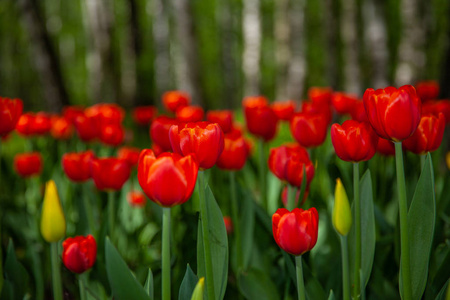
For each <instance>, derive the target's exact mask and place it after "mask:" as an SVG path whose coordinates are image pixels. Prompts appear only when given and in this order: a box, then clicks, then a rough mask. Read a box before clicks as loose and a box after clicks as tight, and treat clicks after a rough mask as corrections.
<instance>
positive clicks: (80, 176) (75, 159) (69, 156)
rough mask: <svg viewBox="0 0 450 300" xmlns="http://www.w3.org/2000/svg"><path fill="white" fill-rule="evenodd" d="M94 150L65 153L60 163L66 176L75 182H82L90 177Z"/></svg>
mask: <svg viewBox="0 0 450 300" xmlns="http://www.w3.org/2000/svg"><path fill="white" fill-rule="evenodd" d="M94 157H95V156H94V152H93V151H92V150H88V151H85V152H79V153H75V152H71V153H65V154H64V155H63V157H62V160H61V164H62V167H63V170H64V173H65V174H66V176H67V177H68V178H69V179H70V180H72V181H75V182H83V181H86V180H88V179H89V178H91V162H92V160H93V159H94Z"/></svg>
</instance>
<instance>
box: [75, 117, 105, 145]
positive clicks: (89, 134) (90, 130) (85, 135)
mask: <svg viewBox="0 0 450 300" xmlns="http://www.w3.org/2000/svg"><path fill="white" fill-rule="evenodd" d="M74 125H75V129H76V131H77V134H78V137H79V138H80V139H81V140H82V141H83V142H90V141H92V140H94V139H95V138H97V137H98V136H99V134H100V124H99V121H98V119H96V118H95V117H88V116H87V115H86V114H84V113H83V114H80V115H78V116H77V117H76V118H75V123H74Z"/></svg>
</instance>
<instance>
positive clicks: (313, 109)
mask: <svg viewBox="0 0 450 300" xmlns="http://www.w3.org/2000/svg"><path fill="white" fill-rule="evenodd" d="M301 112H302V113H305V114H308V115H314V114H320V115H322V116H323V117H324V118H325V120H326V122H327V126H328V124H330V123H331V120H332V119H333V111H332V110H331V105H329V104H325V103H320V102H319V103H318V102H307V101H303V103H302V109H301Z"/></svg>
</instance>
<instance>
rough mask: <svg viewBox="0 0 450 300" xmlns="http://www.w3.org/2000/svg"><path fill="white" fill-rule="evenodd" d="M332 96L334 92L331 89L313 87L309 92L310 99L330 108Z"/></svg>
mask: <svg viewBox="0 0 450 300" xmlns="http://www.w3.org/2000/svg"><path fill="white" fill-rule="evenodd" d="M332 96H333V90H332V89H331V88H329V87H311V88H310V89H309V90H308V98H309V99H311V101H312V102H314V103H317V104H321V105H326V106H330V105H331V98H332Z"/></svg>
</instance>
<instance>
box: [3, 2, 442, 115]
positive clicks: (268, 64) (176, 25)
mask: <svg viewBox="0 0 450 300" xmlns="http://www.w3.org/2000/svg"><path fill="white" fill-rule="evenodd" d="M449 16H450V1H449V0H429V1H426V0H277V1H274V0H168V1H164V0H70V1H67V0H2V1H0V95H1V96H2V97H11V98H15V97H18V98H21V99H23V100H24V102H25V109H26V110H47V111H59V110H60V109H61V108H62V107H63V106H64V105H68V104H80V105H91V104H94V103H97V102H116V103H118V104H120V105H122V106H124V107H132V106H136V105H143V104H154V105H160V104H159V103H160V97H161V94H162V93H163V92H164V91H167V90H172V89H181V90H185V91H188V92H189V93H190V94H191V95H192V97H193V102H194V103H197V104H201V105H203V106H204V107H205V108H207V109H214V108H215V109H217V108H236V107H239V106H240V102H241V100H242V98H243V97H244V96H247V95H254V94H263V95H266V96H267V97H268V98H269V99H271V100H283V99H288V98H290V99H294V100H297V101H299V100H301V99H302V98H303V97H305V95H306V91H307V89H308V88H309V87H311V86H330V87H332V88H333V89H335V90H342V91H346V92H351V93H356V94H358V95H362V93H363V92H364V90H365V89H366V88H368V87H373V88H380V87H385V86H387V85H394V86H400V85H403V84H414V83H416V82H417V81H418V80H425V79H433V80H437V81H439V82H440V84H441V98H445V97H450V84H449V83H450V18H449Z"/></svg>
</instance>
